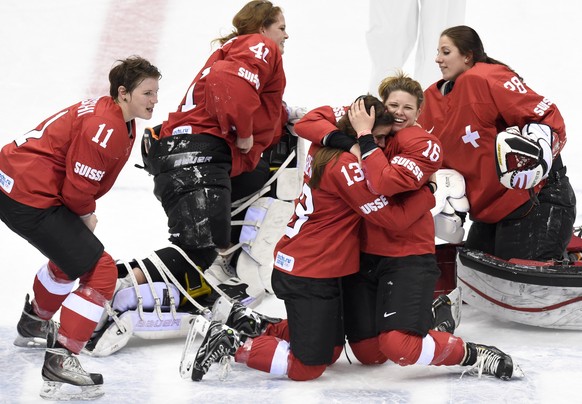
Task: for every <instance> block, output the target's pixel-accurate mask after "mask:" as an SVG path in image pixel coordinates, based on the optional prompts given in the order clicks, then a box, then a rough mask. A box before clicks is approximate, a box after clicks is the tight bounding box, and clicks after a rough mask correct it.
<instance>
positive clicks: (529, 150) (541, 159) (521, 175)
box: [495, 124, 552, 189]
mask: <svg viewBox="0 0 582 404" xmlns="http://www.w3.org/2000/svg"><path fill="white" fill-rule="evenodd" d="M551 139H552V131H551V129H550V127H549V126H547V125H542V124H527V125H525V126H524V128H523V130H522V131H521V132H520V130H519V128H518V127H517V126H512V127H509V128H507V129H506V130H504V131H503V132H500V133H499V134H497V138H496V140H495V160H496V162H497V164H496V168H497V175H498V177H499V181H500V182H501V184H503V185H504V186H505V187H507V188H509V189H530V188H533V187H535V186H536V185H538V184H539V183H540V182H541V181H542V180H543V179H545V178H547V177H548V174H549V172H550V168H551V166H552V148H551Z"/></svg>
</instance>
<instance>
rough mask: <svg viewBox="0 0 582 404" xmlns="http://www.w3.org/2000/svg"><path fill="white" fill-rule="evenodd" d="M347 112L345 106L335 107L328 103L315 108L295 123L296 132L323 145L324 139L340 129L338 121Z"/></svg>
mask: <svg viewBox="0 0 582 404" xmlns="http://www.w3.org/2000/svg"><path fill="white" fill-rule="evenodd" d="M345 114H346V108H345V107H337V108H333V107H330V106H327V105H326V106H322V107H319V108H316V109H313V110H311V111H309V112H307V113H306V114H305V115H304V116H303V118H301V119H300V120H299V121H297V122H296V123H295V132H296V133H297V135H298V136H301V137H302V138H304V139H306V140H309V141H310V142H312V143H315V144H318V145H323V139H324V138H325V137H326V136H327V135H329V134H330V133H331V132H333V131H336V130H338V129H337V126H336V122H337V121H338V120H339V119H340V118H341V117H342V116H344V115H345Z"/></svg>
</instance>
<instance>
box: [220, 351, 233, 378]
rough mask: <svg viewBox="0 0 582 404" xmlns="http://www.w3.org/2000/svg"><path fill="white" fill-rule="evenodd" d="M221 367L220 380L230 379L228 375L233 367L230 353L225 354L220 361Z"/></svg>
mask: <svg viewBox="0 0 582 404" xmlns="http://www.w3.org/2000/svg"><path fill="white" fill-rule="evenodd" d="M218 364H219V368H218V380H220V381H221V382H224V381H226V379H228V375H229V374H230V371H231V370H232V368H231V358H230V356H229V355H226V356H223V357H222V358H220V360H219V361H218Z"/></svg>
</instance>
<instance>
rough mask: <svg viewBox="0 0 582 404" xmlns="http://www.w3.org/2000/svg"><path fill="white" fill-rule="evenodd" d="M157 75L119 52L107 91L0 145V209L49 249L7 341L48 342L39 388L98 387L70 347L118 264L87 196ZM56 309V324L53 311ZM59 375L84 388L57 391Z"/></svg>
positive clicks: (78, 341) (115, 165) (122, 150)
mask: <svg viewBox="0 0 582 404" xmlns="http://www.w3.org/2000/svg"><path fill="white" fill-rule="evenodd" d="M160 78H161V74H160V72H159V71H158V69H157V68H156V67H155V66H153V65H151V64H150V63H149V62H148V61H147V60H145V59H143V58H141V57H139V56H133V57H130V58H127V59H124V60H120V61H118V64H117V65H116V66H114V67H113V68H112V69H111V72H110V74H109V81H110V91H109V92H110V94H111V95H110V96H103V97H101V98H98V99H91V100H85V101H81V102H79V103H77V104H74V105H72V106H70V107H68V108H66V109H64V110H62V111H60V112H58V113H56V114H55V115H53V116H51V117H50V118H47V119H46V120H45V121H43V122H42V123H40V124H39V125H38V126H37V127H36V128H34V129H33V130H31V131H29V132H27V133H26V134H25V135H23V136H21V137H19V138H17V139H16V140H15V141H14V142H11V143H9V144H7V145H6V146H4V147H3V148H2V150H1V151H0V155H1V156H2V158H1V159H0V189H1V192H0V219H2V221H3V222H4V223H6V225H7V226H8V227H9V228H10V229H11V230H13V231H14V232H15V233H17V234H18V235H20V236H21V237H23V238H24V239H26V240H27V241H28V242H29V243H30V244H32V245H33V246H35V247H36V248H37V249H38V250H39V251H40V252H41V253H42V254H44V255H45V256H46V257H48V258H49V262H48V263H47V264H45V265H43V266H42V267H41V269H40V270H39V271H38V273H37V276H36V277H35V279H34V284H33V290H34V300H32V302H29V296H28V295H27V296H26V300H25V306H24V310H23V313H22V317H21V319H20V321H19V323H18V326H17V330H18V336H17V338H16V341H15V344H16V345H19V346H23V347H27V346H28V347H30V346H47V351H46V354H45V361H44V366H43V369H42V377H43V379H44V381H45V384H44V386H43V389H42V390H41V396H42V397H44V398H59V397H60V398H63V397H65V396H66V398H67V399H75V398H78V397H98V396H100V395H102V394H103V391H102V390H101V385H102V384H103V377H102V376H101V375H100V374H96V373H86V372H85V371H84V370H83V369H82V368H81V365H80V363H79V362H78V359H77V358H76V356H73V354H78V353H79V352H80V351H81V349H82V348H83V346H84V345H85V343H86V342H87V341H88V340H89V337H90V336H91V333H92V332H93V330H94V328H95V325H96V324H97V320H98V319H99V318H100V316H101V312H103V306H104V304H105V302H106V301H107V300H109V299H111V297H112V295H113V289H114V287H115V280H116V274H117V269H116V266H115V263H114V262H113V259H112V258H111V256H110V255H109V254H108V253H107V252H105V251H104V247H103V244H102V243H101V242H100V241H99V239H98V238H97V237H96V236H95V235H94V234H93V231H94V230H95V226H96V225H97V217H96V216H95V214H94V212H95V206H96V202H95V201H96V199H98V198H99V197H101V196H103V195H104V194H105V193H107V192H108V191H109V190H110V189H111V187H112V186H113V184H114V182H115V180H116V178H117V176H118V174H119V172H120V171H121V169H122V168H123V166H124V165H125V163H126V162H127V160H128V158H129V155H130V153H131V148H132V146H133V143H134V141H135V118H143V119H149V118H151V116H152V111H153V108H154V105H155V104H156V103H157V93H158V81H159V79H160ZM76 279H79V287H78V288H77V289H76V290H74V291H73V289H74V288H75V280H76ZM59 309H61V316H60V320H61V325H60V328H58V332H57V328H56V327H55V326H54V323H53V321H52V320H51V319H52V317H53V315H54V314H55V313H56V312H57V311H58V310H59ZM47 333H48V335H47ZM63 384H69V385H75V386H79V387H80V389H81V390H83V391H81V392H72V393H70V394H69V393H65V392H64V391H63V392H61V391H60V387H62V385H63Z"/></svg>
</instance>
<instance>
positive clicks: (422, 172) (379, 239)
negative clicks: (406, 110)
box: [295, 106, 442, 257]
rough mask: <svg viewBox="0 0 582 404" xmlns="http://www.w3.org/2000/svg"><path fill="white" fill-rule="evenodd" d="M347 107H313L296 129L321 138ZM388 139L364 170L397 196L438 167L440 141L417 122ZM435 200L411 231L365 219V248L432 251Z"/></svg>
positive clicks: (377, 188)
mask: <svg viewBox="0 0 582 404" xmlns="http://www.w3.org/2000/svg"><path fill="white" fill-rule="evenodd" d="M348 108H349V107H341V108H332V107H329V106H324V107H320V108H317V109H314V110H312V111H310V112H308V113H307V114H305V116H304V117H303V118H302V119H301V120H300V121H299V122H297V123H296V124H295V131H296V132H297V134H298V135H300V136H302V137H305V138H307V139H308V140H310V141H312V142H314V143H316V144H321V142H322V141H323V138H324V137H325V136H326V135H327V134H329V133H331V132H333V131H334V130H337V126H336V125H335V122H336V120H338V119H340V118H341V117H342V116H343V115H345V112H346V111H347V109H348ZM386 141H387V145H386V148H385V149H384V154H382V152H381V150H380V149H376V150H375V151H374V152H372V153H371V154H370V155H369V156H368V157H367V158H366V159H365V160H364V161H363V165H364V169H365V176H366V180H367V183H368V188H369V189H370V190H371V191H372V192H373V193H379V194H384V195H387V196H394V197H395V200H396V201H399V200H400V199H401V198H403V197H405V195H406V194H405V195H397V196H396V194H401V193H403V192H404V193H406V192H407V191H414V190H417V189H419V188H420V187H421V186H422V185H423V184H425V183H426V181H427V180H428V178H429V177H430V175H431V174H433V173H434V172H435V171H436V170H438V169H439V168H440V166H441V162H442V155H441V153H440V151H441V146H440V142H439V141H438V139H437V138H436V137H434V136H433V135H431V134H429V133H427V132H426V131H425V130H423V129H422V128H419V127H414V126H413V127H409V128H404V129H401V130H399V131H398V132H396V134H395V135H394V137H392V138H388V139H386ZM388 162H390V164H388ZM433 206H434V205H432V206H430V207H429V208H428V209H426V210H425V211H424V214H423V215H422V216H419V218H418V220H417V221H416V222H415V223H414V225H413V226H411V227H410V228H409V229H408V231H402V232H395V231H394V230H392V229H388V228H384V227H382V226H378V225H376V224H374V223H370V222H366V223H364V225H363V226H362V230H361V231H362V233H361V249H362V251H364V252H366V253H369V254H375V255H382V256H387V257H404V256H408V255H420V254H434V252H435V242H434V237H435V235H434V220H433V218H432V215H431V213H430V209H431V208H432V207H433Z"/></svg>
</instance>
